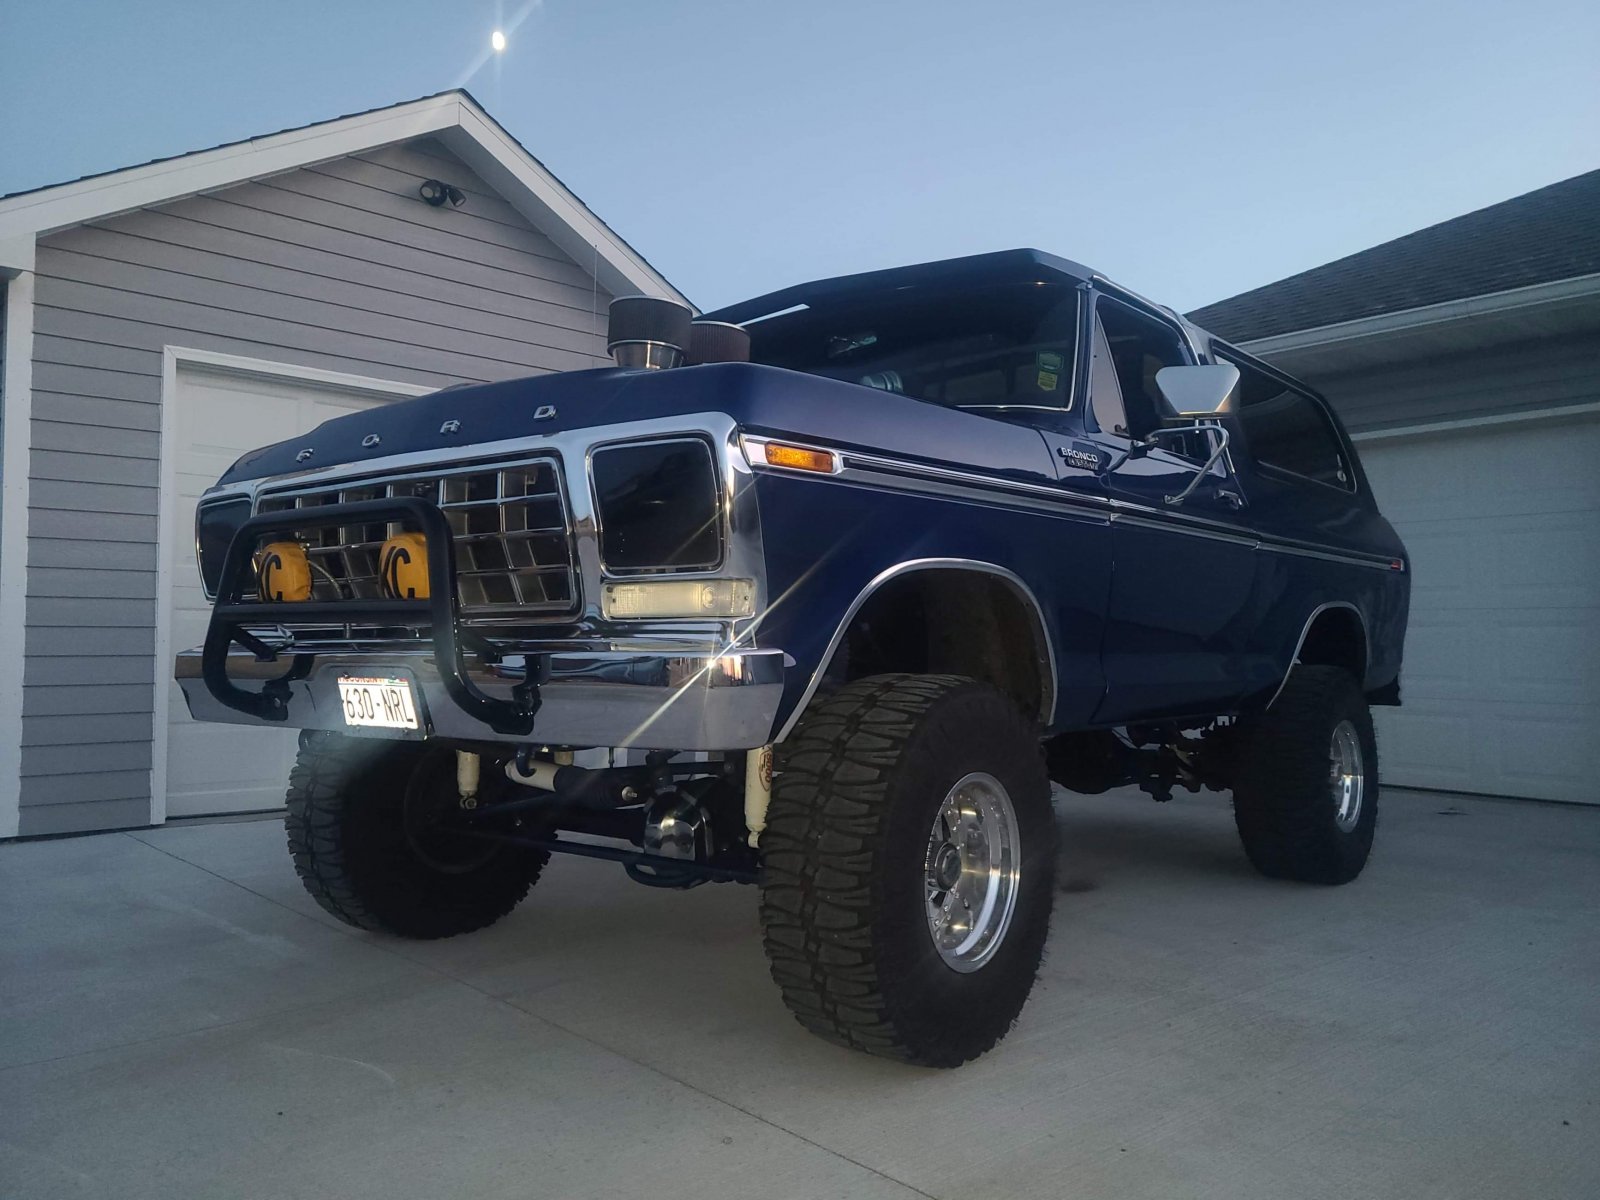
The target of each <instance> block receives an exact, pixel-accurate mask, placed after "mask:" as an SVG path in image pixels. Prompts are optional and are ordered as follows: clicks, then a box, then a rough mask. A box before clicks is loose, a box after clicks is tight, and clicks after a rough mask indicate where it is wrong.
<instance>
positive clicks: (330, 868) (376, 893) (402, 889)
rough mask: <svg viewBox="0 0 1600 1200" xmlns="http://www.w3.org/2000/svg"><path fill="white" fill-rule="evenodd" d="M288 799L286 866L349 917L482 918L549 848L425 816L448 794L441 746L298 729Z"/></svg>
mask: <svg viewBox="0 0 1600 1200" xmlns="http://www.w3.org/2000/svg"><path fill="white" fill-rule="evenodd" d="M489 780H490V777H489V775H488V773H487V772H485V782H486V783H487V782H489ZM287 802H288V809H289V811H288V815H287V817H286V819H285V822H284V824H285V828H286V831H287V833H288V837H289V853H290V854H291V855H292V856H293V858H294V869H295V873H296V874H297V875H299V876H300V882H301V883H302V884H304V885H305V889H306V891H307V892H309V893H310V894H311V898H312V899H314V900H315V901H316V902H317V903H318V904H320V905H321V906H322V907H323V908H324V909H326V910H327V911H328V912H330V913H332V914H333V915H334V916H335V917H338V918H339V920H341V921H343V922H344V923H345V924H346V925H354V926H355V927H356V928H357V929H368V930H372V931H374V932H378V933H388V934H393V935H394V936H396V937H404V938H418V939H431V938H442V937H450V936H452V935H454V934H457V933H470V932H471V931H472V930H475V929H482V928H483V927H484V926H486V925H492V924H493V923H494V922H495V921H498V920H499V919H500V918H501V917H503V916H505V915H506V914H507V913H509V912H510V911H511V910H512V909H513V908H515V907H516V905H517V903H518V902H519V901H520V900H521V899H522V898H523V897H524V896H526V895H527V894H528V889H529V888H531V887H532V886H533V884H534V883H535V882H536V881H537V880H538V878H539V872H540V871H541V870H543V869H544V865H545V863H546V862H547V861H549V857H550V856H549V854H547V853H546V852H544V851H542V850H530V849H527V848H525V847H520V846H509V845H505V844H503V843H497V842H493V841H485V840H480V839H474V838H466V837H462V836H461V835H459V834H450V833H447V832H443V833H442V832H440V831H438V830H437V829H434V828H431V826H432V818H434V817H435V816H437V815H438V814H439V813H440V811H441V809H442V808H449V807H453V806H454V805H455V804H456V803H457V792H456V775H455V753H454V751H452V750H450V749H448V748H444V747H438V746H428V745H426V744H422V743H417V742H384V741H378V740H374V739H370V738H348V737H340V736H339V735H337V734H317V733H312V734H306V735H303V736H302V738H301V743H300V753H299V756H298V757H297V758H296V759H295V765H294V770H293V771H292V772H291V773H290V776H289V795H288V801H287Z"/></svg>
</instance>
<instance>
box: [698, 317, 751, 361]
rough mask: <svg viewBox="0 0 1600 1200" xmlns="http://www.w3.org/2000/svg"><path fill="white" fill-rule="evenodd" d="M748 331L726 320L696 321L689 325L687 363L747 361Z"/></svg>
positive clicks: (748, 347) (748, 349) (748, 356)
mask: <svg viewBox="0 0 1600 1200" xmlns="http://www.w3.org/2000/svg"><path fill="white" fill-rule="evenodd" d="M749 361H750V333H749V331H748V330H745V329H741V328H739V326H737V325H730V324H729V323H728V322H727V321H696V322H695V323H694V324H693V325H691V326H690V327H689V365H690V366H691V367H694V366H699V365H700V364H701V363H720V362H749Z"/></svg>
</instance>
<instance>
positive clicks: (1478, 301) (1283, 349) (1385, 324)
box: [1239, 275, 1600, 358]
mask: <svg viewBox="0 0 1600 1200" xmlns="http://www.w3.org/2000/svg"><path fill="white" fill-rule="evenodd" d="M1595 295H1600V275H1578V276H1575V277H1574V278H1572V279H1557V280H1554V281H1552V282H1550V283H1535V284H1530V285H1529V286H1528V287H1521V288H1510V289H1508V290H1506V291H1503V292H1490V293H1488V294H1487V295H1483V296H1467V297H1465V298H1463V299H1460V300H1446V301H1445V302H1444V303H1442V304H1428V305H1424V306H1423V307H1421V308H1408V309H1405V310H1403V311H1401V312H1392V313H1383V314H1381V315H1379V316H1376V317H1361V318H1359V319H1357V320H1354V321H1341V322H1339V323H1338V324H1335V325H1319V326H1317V327H1316V328H1315V329H1296V330H1293V331H1291V332H1289V333H1278V334H1273V335H1272V336H1271V337H1265V338H1258V339H1256V340H1255V341H1250V342H1240V343H1239V345H1240V347H1241V348H1243V349H1245V350H1248V351H1249V352H1250V353H1251V354H1256V355H1260V356H1261V357H1264V358H1265V357H1270V356H1271V355H1274V354H1283V353H1287V352H1288V351H1291V350H1309V349H1311V348H1312V347H1316V346H1331V345H1335V344H1337V343H1339V342H1351V341H1358V340H1364V339H1367V338H1374V337H1383V336H1386V335H1391V334H1400V333H1408V332H1411V331H1412V330H1417V329H1423V328H1426V327H1427V326H1430V325H1442V324H1445V323H1447V322H1450V321H1460V320H1464V319H1466V318H1469V317H1486V316H1491V315H1497V314H1501V313H1509V312H1515V311H1516V310H1518V309H1524V308H1535V307H1540V306H1543V305H1547V304H1559V303H1562V302H1563V301H1567V300H1580V299H1584V298H1585V297H1590V296H1595Z"/></svg>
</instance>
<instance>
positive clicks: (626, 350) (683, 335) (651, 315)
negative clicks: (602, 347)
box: [606, 296, 694, 371]
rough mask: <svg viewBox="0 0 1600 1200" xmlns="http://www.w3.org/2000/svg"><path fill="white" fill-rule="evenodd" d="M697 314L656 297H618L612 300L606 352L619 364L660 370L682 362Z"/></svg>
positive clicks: (631, 367)
mask: <svg viewBox="0 0 1600 1200" xmlns="http://www.w3.org/2000/svg"><path fill="white" fill-rule="evenodd" d="M693 320H694V314H693V313H692V312H690V311H689V310H688V309H687V308H685V307H684V306H683V305H681V304H678V303H676V302H674V301H672V300H663V299H660V298H659V297H656V296H618V297H617V298H616V299H615V300H613V301H612V302H611V314H610V318H609V322H608V327H607V329H606V353H607V354H609V355H611V357H612V358H614V359H615V360H616V363H617V366H619V367H626V368H629V369H635V370H638V369H643V370H648V371H659V370H663V369H665V368H668V367H676V366H679V365H681V364H682V363H683V356H684V353H685V352H686V351H687V350H688V348H689V326H690V324H691V323H692V322H693Z"/></svg>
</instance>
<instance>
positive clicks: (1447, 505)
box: [1360, 419, 1600, 803]
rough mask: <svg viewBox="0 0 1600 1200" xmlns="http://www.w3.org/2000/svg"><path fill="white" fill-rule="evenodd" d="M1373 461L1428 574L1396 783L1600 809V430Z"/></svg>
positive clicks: (1405, 680)
mask: <svg viewBox="0 0 1600 1200" xmlns="http://www.w3.org/2000/svg"><path fill="white" fill-rule="evenodd" d="M1360 451H1361V461H1362V463H1363V464H1364V465H1365V466H1366V469H1367V474H1368V475H1369V476H1370V477H1371V480H1372V487H1373V491H1374V493H1375V494H1376V496H1377V498H1378V504H1379V506H1380V507H1381V508H1382V509H1383V510H1384V512H1385V514H1386V515H1387V516H1388V517H1389V519H1390V520H1391V521H1392V522H1393V523H1394V525H1395V528H1396V529H1398V530H1399V532H1400V536H1401V537H1402V538H1404V539H1405V543H1406V547H1407V549H1408V550H1409V551H1410V553H1411V557H1412V559H1413V563H1414V573H1413V576H1412V593H1411V631H1410V634H1409V636H1408V637H1407V639H1406V661H1405V669H1404V673H1403V674H1402V675H1401V695H1402V698H1403V700H1404V705H1403V707H1401V708H1399V709H1378V710H1377V715H1378V741H1379V752H1380V754H1381V756H1382V760H1383V776H1384V779H1385V781H1387V782H1389V783H1392V784H1397V785H1401V786H1412V787H1431V788H1445V789H1449V790H1452V791H1462V792H1482V793H1487V794H1491V795H1503V796H1525V797H1534V798H1538V799H1545V800H1573V801H1580V802H1584V803H1600V470H1597V469H1596V466H1595V464H1596V463H1597V462H1600V419H1581V420H1573V419H1567V420H1563V421H1560V422H1548V423H1539V424H1534V423H1529V424H1508V425H1499V426H1486V427H1481V428H1479V429H1474V430H1463V431H1459V432H1452V433H1442V434H1431V435H1428V436H1421V437H1403V438H1396V439H1393V440H1384V439H1380V440H1371V441H1363V442H1362V443H1360Z"/></svg>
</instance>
